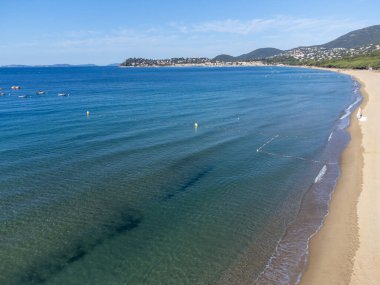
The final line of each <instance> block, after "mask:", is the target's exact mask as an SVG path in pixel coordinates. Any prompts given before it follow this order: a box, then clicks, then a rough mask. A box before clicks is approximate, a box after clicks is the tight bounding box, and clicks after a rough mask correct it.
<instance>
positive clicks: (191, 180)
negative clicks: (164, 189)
mask: <svg viewBox="0 0 380 285" xmlns="http://www.w3.org/2000/svg"><path fill="white" fill-rule="evenodd" d="M211 170H212V167H208V168H206V169H204V170H202V171H200V172H198V173H196V174H195V175H193V176H191V177H190V178H188V179H187V180H186V181H185V182H184V183H183V185H181V186H180V187H179V188H177V189H176V190H174V191H172V192H171V193H169V194H167V195H166V196H165V197H164V198H163V200H164V201H166V200H170V199H171V198H174V197H175V196H176V195H177V194H178V193H180V192H184V191H186V190H187V189H188V188H190V187H192V186H194V185H195V184H196V183H197V182H198V181H199V180H201V179H202V178H203V177H204V176H206V175H207V174H208V173H209V172H210V171H211Z"/></svg>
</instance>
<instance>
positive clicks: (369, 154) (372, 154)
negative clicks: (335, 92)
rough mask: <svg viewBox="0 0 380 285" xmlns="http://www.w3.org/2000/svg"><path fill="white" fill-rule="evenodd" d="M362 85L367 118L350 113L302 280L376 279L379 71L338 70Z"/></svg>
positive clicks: (379, 270) (379, 271)
mask: <svg viewBox="0 0 380 285" xmlns="http://www.w3.org/2000/svg"><path fill="white" fill-rule="evenodd" d="M339 72H343V73H346V74H349V75H352V76H354V77H355V78H356V79H357V80H358V81H360V82H361V84H362V89H361V92H362V94H363V96H364V100H363V103H362V105H361V107H362V110H363V115H364V116H367V117H368V119H367V121H366V122H359V121H358V120H357V119H356V112H353V114H352V116H351V125H350V127H349V129H348V131H349V133H350V135H351V141H350V143H349V145H348V147H347V148H346V149H345V150H344V152H343V154H342V158H341V177H340V179H339V181H338V183H337V186H336V189H335V192H334V193H333V195H332V199H331V204H330V212H329V214H328V216H327V217H326V219H325V221H324V225H323V227H322V228H321V230H320V231H319V232H318V234H316V235H315V236H314V237H313V238H312V240H311V242H310V257H309V262H308V266H307V269H306V271H305V273H304V275H303V277H302V280H301V284H307V285H309V284H318V285H319V284H355V285H356V284H380V192H379V191H380V152H379V151H380V118H379V117H380V73H376V72H371V71H353V70H350V71H339Z"/></svg>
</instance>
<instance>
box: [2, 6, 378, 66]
mask: <svg viewBox="0 0 380 285" xmlns="http://www.w3.org/2000/svg"><path fill="white" fill-rule="evenodd" d="M379 11H380V1H379V0H350V1H348V0H347V1H341V0H337V1H335V0H329V1H327V0H314V1H307V0H297V1H296V0H265V1H254V0H234V1H232V0H219V1H217V0H204V1H200V0H191V1H190V0H188V1H185V0H183V1H181V0H176V1H175V0H145V1H144V0H0V15H1V16H0V65H7V64H53V63H72V64H79V63H95V64H109V63H116V62H121V61H123V60H124V59H125V58H127V57H149V58H165V57H175V56H185V57H197V56H207V57H213V56H215V55H217V54H220V53H228V54H232V55H239V54H241V53H246V52H249V51H251V50H254V49H256V48H260V47H269V46H270V47H276V48H280V49H288V48H293V47H296V46H300V45H312V44H322V43H325V42H327V41H330V40H332V39H334V38H336V37H337V36H340V35H342V34H344V33H347V32H350V31H352V30H355V29H358V28H363V27H366V26H370V25H375V24H380V17H379Z"/></svg>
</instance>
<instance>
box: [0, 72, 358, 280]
mask: <svg viewBox="0 0 380 285" xmlns="http://www.w3.org/2000/svg"><path fill="white" fill-rule="evenodd" d="M353 84H354V83H353V82H352V80H351V78H350V77H348V76H345V75H342V74H335V73H330V72H326V71H320V70H307V69H297V68H284V67H278V68H274V67H273V68H272V67H250V68H157V69H154V68H151V69H144V68H136V69H126V68H125V69H121V68H111V67H104V68H100V67H99V68H95V67H91V68H8V69H0V87H2V88H3V90H5V92H6V93H7V96H4V97H0V129H1V139H0V155H1V160H0V173H1V175H0V207H1V209H2V211H1V213H2V214H1V216H0V223H1V224H0V236H1V243H0V256H1V257H2V258H1V261H0V283H1V284H39V283H46V284H142V283H143V284H216V283H238V284H242V283H252V282H253V281H255V280H256V281H257V282H258V283H262V284H267V283H268V280H269V279H271V278H275V280H276V282H277V283H278V284H281V283H285V284H286V283H287V282H290V283H292V282H296V279H297V276H298V275H299V273H300V272H302V268H303V265H304V261H305V258H306V257H307V252H306V251H305V250H306V248H305V247H306V246H307V239H308V237H309V236H310V232H313V230H314V229H317V228H318V227H319V225H320V222H321V219H322V218H323V216H324V214H325V212H326V211H327V207H326V206H327V204H328V201H329V195H330V190H331V189H332V187H333V186H334V184H335V181H336V178H337V176H338V174H339V169H338V166H337V164H336V162H337V158H338V156H339V154H340V152H341V150H342V148H343V147H344V146H345V144H346V143H347V141H348V139H349V138H348V136H347V134H345V132H344V131H343V129H344V127H346V125H347V122H348V118H347V117H346V118H343V119H340V118H341V117H344V112H345V111H344V110H345V109H347V107H348V106H349V105H350V104H351V103H352V102H353V101H354V100H355V99H356V98H358V94H357V86H354V85H353ZM11 85H21V86H22V88H23V89H22V90H20V91H13V92H11V91H10V90H9V91H8V89H9V87H10V86H11ZM40 89H41V90H46V91H47V94H45V95H35V91H36V90H40ZM59 92H67V93H70V95H69V96H68V97H58V96H57V94H58V93H59ZM24 94H27V95H30V98H25V99H24V98H19V97H18V96H20V95H24ZM87 110H88V111H90V116H89V117H87V116H86V111H87ZM195 122H197V123H198V125H199V127H198V128H194V123H195ZM272 138H273V139H272ZM271 139H272V140H271ZM266 142H267V144H265V143H266ZM264 144H265V145H264ZM263 145H264V146H263ZM260 147H262V148H260ZM257 149H260V150H259V151H257ZM324 166H325V168H326V170H325V173H324V174H323V173H321V169H323V167H324ZM318 174H320V175H319V176H318ZM322 174H323V175H322ZM318 177H319V178H318ZM317 178H318V179H317ZM305 193H307V194H306V195H305ZM313 193H314V194H315V195H313ZM302 201H303V203H302V205H303V207H301V202H302ZM297 217H298V220H297V219H296V218H297ZM305 221H306V224H305V223H303V222H305ZM305 225H307V226H305ZM300 229H307V230H305V231H302V230H300ZM289 233H292V235H289ZM284 234H285V236H284ZM280 239H281V240H282V242H280V244H278V243H279V240H280ZM287 239H288V241H289V242H286V241H287ZM276 249H277V250H276ZM281 249H282V251H283V252H291V254H289V255H287V254H285V255H283V254H282V255H281V254H280V253H281ZM275 252H276V253H275ZM274 253H275V254H274ZM273 254H274V255H273ZM268 262H269V263H268ZM264 269H265V270H264ZM263 270H264V271H263ZM293 277H294V278H293ZM268 278H269V279H268ZM272 280H273V279H272Z"/></svg>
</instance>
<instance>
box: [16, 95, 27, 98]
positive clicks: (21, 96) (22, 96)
mask: <svg viewBox="0 0 380 285" xmlns="http://www.w3.org/2000/svg"><path fill="white" fill-rule="evenodd" d="M18 98H29V96H28V95H20V96H18Z"/></svg>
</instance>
